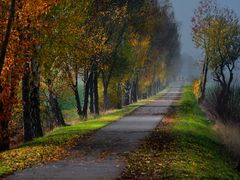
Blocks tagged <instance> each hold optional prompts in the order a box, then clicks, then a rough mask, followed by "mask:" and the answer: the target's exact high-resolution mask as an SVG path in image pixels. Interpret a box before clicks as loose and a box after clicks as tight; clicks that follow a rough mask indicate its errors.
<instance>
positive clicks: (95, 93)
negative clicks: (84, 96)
mask: <svg viewBox="0 0 240 180" xmlns="http://www.w3.org/2000/svg"><path fill="white" fill-rule="evenodd" d="M93 83H94V85H93V88H94V108H95V114H96V115H99V95H98V71H97V67H95V69H94V78H93Z"/></svg>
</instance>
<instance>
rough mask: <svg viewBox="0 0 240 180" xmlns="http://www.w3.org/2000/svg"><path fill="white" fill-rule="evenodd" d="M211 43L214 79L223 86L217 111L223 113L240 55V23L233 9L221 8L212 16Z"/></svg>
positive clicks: (211, 63) (211, 66)
mask: <svg viewBox="0 0 240 180" xmlns="http://www.w3.org/2000/svg"><path fill="white" fill-rule="evenodd" d="M209 37H210V43H209V46H210V47H211V49H210V51H209V52H210V58H211V61H210V64H209V66H210V68H211V70H212V72H213V77H214V81H216V82H218V83H219V85H220V86H221V91H220V94H219V97H218V107H217V111H218V113H219V114H220V115H221V113H222V112H223V109H224V107H225V104H226V103H227V101H228V97H229V95H230V93H231V91H230V90H231V85H232V82H233V79H234V70H235V68H236V62H237V60H239V57H240V23H239V19H238V17H237V15H236V14H235V13H234V12H233V10H231V9H228V8H224V9H219V10H218V12H217V13H216V15H215V16H213V17H212V23H211V28H210V29H209Z"/></svg>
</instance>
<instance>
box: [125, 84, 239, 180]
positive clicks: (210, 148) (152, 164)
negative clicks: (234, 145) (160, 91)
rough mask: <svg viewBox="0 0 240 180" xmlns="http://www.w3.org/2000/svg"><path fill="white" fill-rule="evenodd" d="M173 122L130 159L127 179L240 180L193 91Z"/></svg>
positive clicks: (164, 125)
mask: <svg viewBox="0 0 240 180" xmlns="http://www.w3.org/2000/svg"><path fill="white" fill-rule="evenodd" d="M171 119H172V120H171V121H170V123H169V122H168V123H166V122H163V123H162V124H160V125H159V127H158V128H157V129H156V130H155V131H154V132H153V134H152V135H151V136H150V137H149V138H147V139H146V142H145V143H144V144H143V145H142V146H141V147H140V148H139V149H138V150H137V151H135V152H133V153H132V154H130V155H129V157H128V165H127V168H126V169H125V171H124V173H123V175H122V178H123V179H125V178H130V179H131V178H143V179H144V178H145V177H147V178H154V179H240V176H239V174H238V172H237V171H235V170H234V168H233V167H232V166H231V159H230V158H229V157H227V155H225V154H224V147H223V146H222V145H221V142H220V139H219V137H218V135H217V133H216V132H215V130H214V128H213V123H212V122H211V121H209V120H208V119H207V117H206V116H205V114H204V113H203V112H202V111H201V109H200V107H199V105H198V103H197V102H196V100H195V97H194V95H193V93H192V88H191V87H186V88H184V93H183V96H182V98H181V102H180V104H179V106H177V108H176V115H175V116H174V117H171ZM168 121H169V120H168Z"/></svg>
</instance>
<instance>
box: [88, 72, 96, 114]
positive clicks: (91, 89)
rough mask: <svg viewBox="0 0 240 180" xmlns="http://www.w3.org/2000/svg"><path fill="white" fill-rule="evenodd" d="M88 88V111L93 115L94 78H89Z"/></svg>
mask: <svg viewBox="0 0 240 180" xmlns="http://www.w3.org/2000/svg"><path fill="white" fill-rule="evenodd" d="M89 84H90V87H89V93H90V106H89V110H90V113H92V114H93V113H94V112H95V109H94V76H91V79H90V82H89Z"/></svg>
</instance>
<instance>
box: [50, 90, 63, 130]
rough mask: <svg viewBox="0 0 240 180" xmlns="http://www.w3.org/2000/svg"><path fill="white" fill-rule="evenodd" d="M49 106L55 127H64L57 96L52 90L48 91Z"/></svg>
mask: <svg viewBox="0 0 240 180" xmlns="http://www.w3.org/2000/svg"><path fill="white" fill-rule="evenodd" d="M49 104H50V107H51V111H52V114H53V116H54V120H55V123H56V125H57V126H66V123H65V121H64V118H63V114H62V111H61V108H60V107H59V103H58V100H57V96H56V95H55V94H54V92H53V91H52V90H49Z"/></svg>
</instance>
